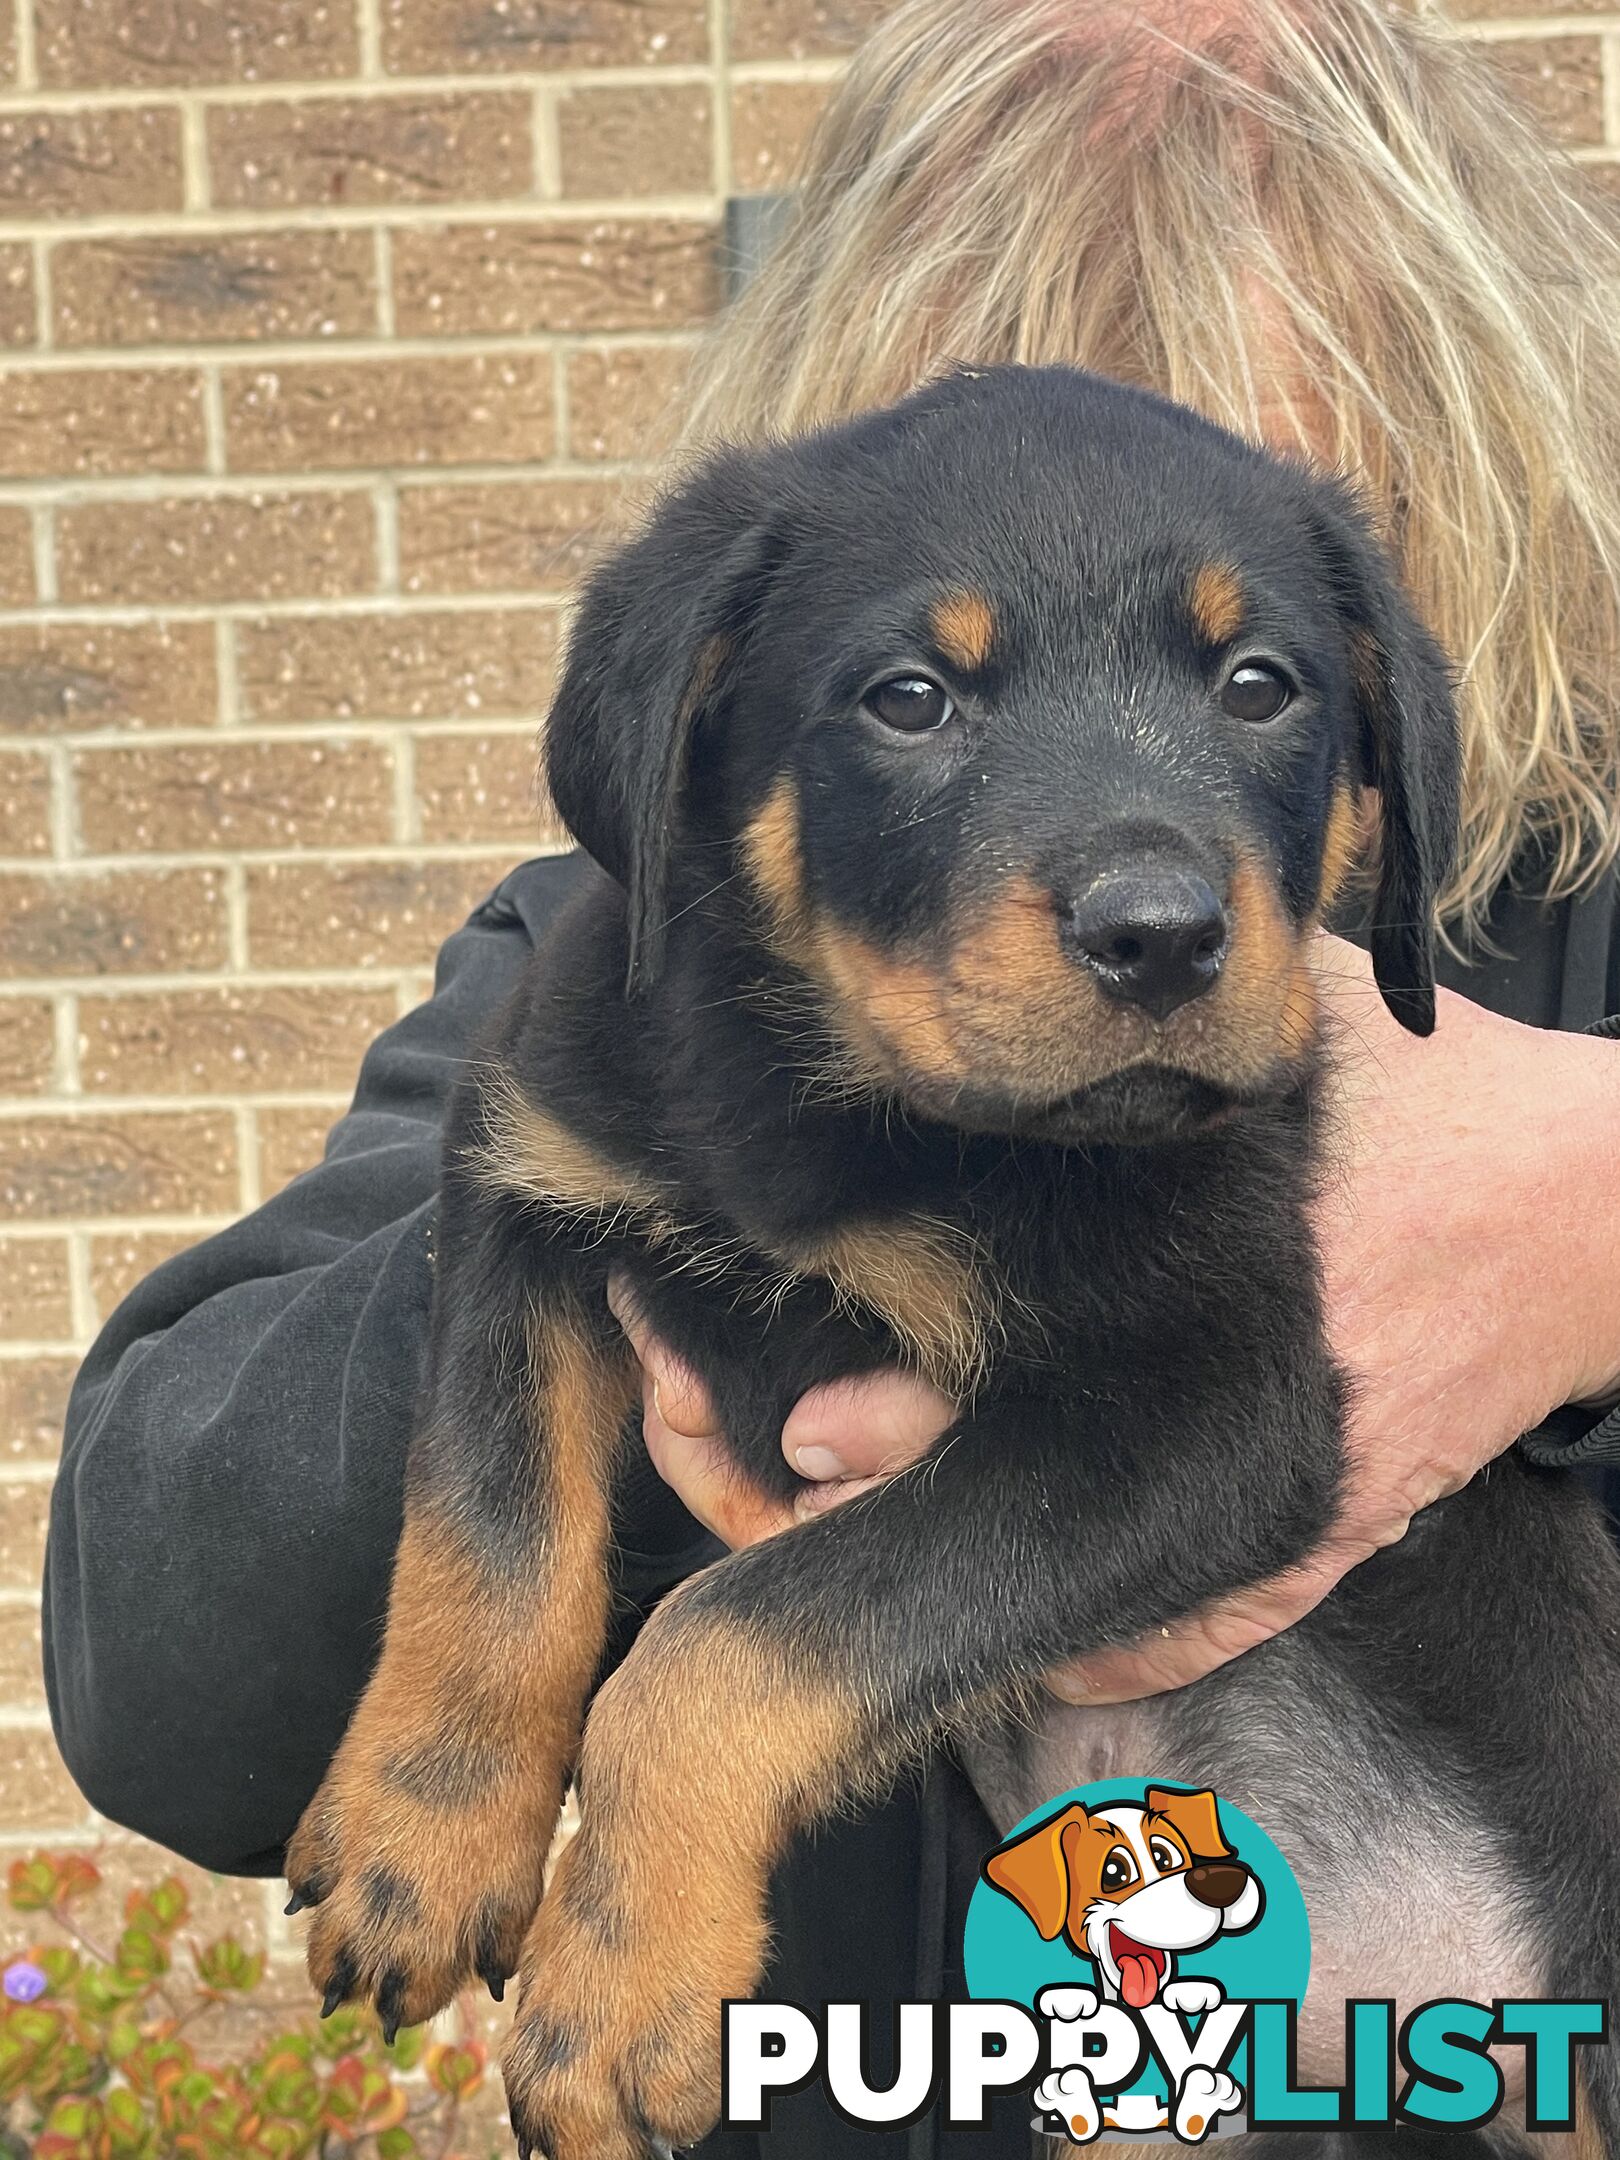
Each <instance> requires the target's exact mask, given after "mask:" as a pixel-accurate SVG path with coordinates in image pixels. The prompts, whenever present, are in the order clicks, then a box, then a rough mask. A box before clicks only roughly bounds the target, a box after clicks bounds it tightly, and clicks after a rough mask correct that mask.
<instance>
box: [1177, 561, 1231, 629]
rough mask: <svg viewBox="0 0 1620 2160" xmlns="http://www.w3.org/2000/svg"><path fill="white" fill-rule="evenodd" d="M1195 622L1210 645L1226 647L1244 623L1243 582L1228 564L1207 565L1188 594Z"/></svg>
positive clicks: (1193, 582)
mask: <svg viewBox="0 0 1620 2160" xmlns="http://www.w3.org/2000/svg"><path fill="white" fill-rule="evenodd" d="M1188 604H1189V606H1190V607H1191V609H1192V619H1193V623H1194V625H1195V627H1196V628H1197V630H1198V633H1199V635H1200V636H1201V637H1202V638H1203V640H1204V642H1205V643H1206V644H1208V645H1224V644H1225V643H1226V642H1227V640H1228V638H1232V637H1235V636H1236V635H1237V632H1238V629H1239V627H1240V625H1241V624H1242V621H1243V608H1244V594H1243V584H1242V580H1241V579H1240V578H1239V576H1238V574H1237V572H1236V571H1235V570H1234V569H1233V568H1232V567H1231V565H1230V564H1229V563H1205V565H1204V567H1203V568H1202V569H1201V570H1200V571H1199V572H1198V575H1197V576H1196V577H1195V578H1194V579H1193V581H1192V591H1191V593H1190V594H1189V595H1188Z"/></svg>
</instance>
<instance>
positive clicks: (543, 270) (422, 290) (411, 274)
mask: <svg viewBox="0 0 1620 2160" xmlns="http://www.w3.org/2000/svg"><path fill="white" fill-rule="evenodd" d="M718 300H719V285H718V278H717V271H716V246H715V235H714V230H713V228H712V227H711V226H708V225H705V224H700V223H697V222H696V221H694V220H691V219H682V218H659V217H649V218H602V219H594V220H591V221H588V222H580V223H575V224H570V223H566V222H562V221H557V222H546V223H536V224H529V223H522V222H518V221H516V220H514V221H513V222H512V223H510V224H501V225H438V226H429V227H419V228H416V229H414V230H411V231H408V232H401V233H398V234H397V235H396V236H395V240H394V309H395V317H396V320H397V322H398V325H399V328H400V331H401V333H402V334H404V335H406V336H411V337H416V336H427V337H432V336H445V337H453V336H478V335H495V336H506V335H508V334H521V335H527V334H529V333H531V332H537V331H570V332H572V331H581V330H662V329H687V328H691V327H692V326H694V325H696V324H698V323H701V322H703V321H705V320H706V319H707V317H708V316H709V315H711V314H712V313H713V312H714V309H715V307H716V305H717V304H718Z"/></svg>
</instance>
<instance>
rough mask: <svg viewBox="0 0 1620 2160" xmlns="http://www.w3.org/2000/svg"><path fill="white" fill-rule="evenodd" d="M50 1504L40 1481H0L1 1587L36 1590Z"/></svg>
mask: <svg viewBox="0 0 1620 2160" xmlns="http://www.w3.org/2000/svg"><path fill="white" fill-rule="evenodd" d="M50 1505H51V1488H50V1486H49V1485H47V1484H46V1483H44V1482H43V1480H38V1481H35V1480H30V1481H29V1482H28V1483H26V1484H24V1483H23V1482H22V1481H21V1480H15V1481H14V1480H11V1479H7V1480H6V1481H5V1482H4V1483H0V1589H3V1590H34V1591H37V1590H38V1588H39V1578H40V1570H41V1569H42V1567H43V1566H44V1564H45V1521H46V1517H47V1515H48V1514H49V1512H50ZM8 1737H9V1735H8ZM6 1760H7V1750H6V1749H4V1748H0V1776H3V1775H4V1767H5V1764H6ZM3 1818H4V1805H3V1802H0V1827H5V1825H4V1820H3Z"/></svg>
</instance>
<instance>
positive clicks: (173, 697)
mask: <svg viewBox="0 0 1620 2160" xmlns="http://www.w3.org/2000/svg"><path fill="white" fill-rule="evenodd" d="M218 708H219V689H218V684H217V682H216V680H215V669H214V632H213V629H212V627H211V625H210V624H208V623H201V622H185V623H163V622H158V623H133V624H130V623H89V624H86V625H84V626H83V627H81V626H80V625H79V624H77V623H39V624H27V625H23V626H10V625H8V626H4V627H0V733H8V734H21V733H38V734H46V735H48V734H66V733H68V732H69V731H70V730H71V731H74V732H80V731H90V730H93V729H97V728H116V729H120V730H122V729H125V728H140V727H150V726H152V725H153V724H154V723H156V724H157V725H159V726H162V727H200V726H206V725H207V724H208V723H209V722H210V721H211V720H213V719H214V717H215V715H216V713H217V711H218Z"/></svg>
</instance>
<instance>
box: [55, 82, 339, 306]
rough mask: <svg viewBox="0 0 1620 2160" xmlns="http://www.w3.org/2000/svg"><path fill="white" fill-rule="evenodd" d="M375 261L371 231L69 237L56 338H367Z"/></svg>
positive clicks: (58, 289)
mask: <svg viewBox="0 0 1620 2160" xmlns="http://www.w3.org/2000/svg"><path fill="white" fill-rule="evenodd" d="M248 109H249V110H252V109H253V108H251V107H250V108H248ZM376 267H377V251H376V248H375V245H374V244H373V241H372V237H371V235H370V233H366V232H307V231H304V232H245V233H215V234H208V235H199V234H179V233H152V234H146V233H142V234H140V235H139V236H138V237H131V238H128V239H113V240H70V241H65V242H63V244H62V245H61V246H60V247H57V248H55V249H53V251H52V254H51V298H52V305H53V307H54V310H55V316H56V341H57V343H58V344H59V345H217V344H234V343H239V342H241V341H242V340H244V339H264V338H323V337H334V338H336V337H365V336H368V335H369V334H370V333H371V332H372V331H374V330H375V329H376V327H377V283H376Z"/></svg>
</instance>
